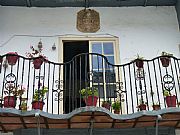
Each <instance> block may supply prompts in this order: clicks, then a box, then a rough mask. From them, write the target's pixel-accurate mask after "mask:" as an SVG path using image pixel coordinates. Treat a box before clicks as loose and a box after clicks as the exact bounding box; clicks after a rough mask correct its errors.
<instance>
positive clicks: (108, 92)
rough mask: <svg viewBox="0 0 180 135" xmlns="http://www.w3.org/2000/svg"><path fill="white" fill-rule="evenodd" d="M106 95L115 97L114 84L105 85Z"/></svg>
mask: <svg viewBox="0 0 180 135" xmlns="http://www.w3.org/2000/svg"><path fill="white" fill-rule="evenodd" d="M106 95H107V97H108V98H116V97H117V95H116V85H106Z"/></svg>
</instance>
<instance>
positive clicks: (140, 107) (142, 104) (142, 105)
mask: <svg viewBox="0 0 180 135" xmlns="http://www.w3.org/2000/svg"><path fill="white" fill-rule="evenodd" d="M137 108H138V111H142V110H146V103H145V102H144V100H143V99H139V105H138V106H137Z"/></svg>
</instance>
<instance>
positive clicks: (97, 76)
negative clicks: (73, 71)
mask: <svg viewBox="0 0 180 135" xmlns="http://www.w3.org/2000/svg"><path fill="white" fill-rule="evenodd" d="M93 82H94V83H103V71H101V70H100V71H98V70H96V71H95V70H94V71H93Z"/></svg>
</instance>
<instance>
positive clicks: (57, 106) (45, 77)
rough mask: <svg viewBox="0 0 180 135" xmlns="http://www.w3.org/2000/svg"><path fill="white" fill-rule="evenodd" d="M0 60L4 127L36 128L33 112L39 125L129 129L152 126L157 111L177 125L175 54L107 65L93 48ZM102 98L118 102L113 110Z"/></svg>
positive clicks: (179, 66)
mask: <svg viewBox="0 0 180 135" xmlns="http://www.w3.org/2000/svg"><path fill="white" fill-rule="evenodd" d="M38 62H39V63H38ZM0 63H1V66H0V78H1V79H0V94H1V101H0V105H1V108H0V110H1V111H0V112H1V120H0V122H1V127H0V128H1V129H0V130H3V131H5V132H6V131H12V130H14V129H17V128H32V127H37V120H36V117H34V116H38V120H39V124H40V127H42V128H89V127H91V126H92V123H94V128H128V127H146V126H154V125H155V124H156V120H157V117H159V115H160V116H161V117H162V120H161V121H160V123H159V124H160V125H161V126H170V127H175V128H180V123H179V121H180V119H179V118H180V117H179V115H180V109H179V106H180V89H179V88H180V82H179V81H180V59H177V58H175V57H173V56H161V57H156V58H154V59H151V60H138V59H136V60H134V61H132V62H130V63H127V64H124V65H112V64H111V63H109V62H108V61H107V58H106V57H104V56H103V55H100V54H95V53H85V54H79V55H77V56H75V57H74V58H73V59H72V60H71V61H69V62H67V63H54V62H50V61H46V60H44V59H43V58H36V59H31V58H25V57H23V56H19V55H16V54H6V55H2V56H1V57H0ZM83 89H84V90H83ZM43 90H44V91H43ZM82 90H83V94H84V95H83V94H82ZM88 90H90V93H91V99H89V94H90V93H89V91H88ZM94 97H95V98H94ZM88 100H90V102H88ZM96 100H97V101H96ZM35 101H36V102H37V104H36V105H33V107H32V104H33V103H34V102H35ZM104 101H109V102H110V103H111V106H113V104H114V103H115V102H117V103H118V105H119V108H120V111H119V112H118V114H114V110H113V108H112V107H109V108H104V107H102V103H103V102H104ZM96 102H97V103H96ZM91 103H92V105H91ZM116 105H117V104H116ZM154 105H159V106H158V108H157V109H156V108H154ZM26 106H27V107H26ZM42 106H43V108H40V107H42ZM26 109H27V111H26ZM39 116H40V117H39ZM82 118H83V120H82ZM7 121H8V122H7ZM9 126H10V127H9Z"/></svg>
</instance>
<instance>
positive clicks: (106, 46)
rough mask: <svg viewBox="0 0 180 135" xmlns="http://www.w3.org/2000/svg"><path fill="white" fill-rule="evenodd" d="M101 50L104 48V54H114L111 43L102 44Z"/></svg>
mask: <svg viewBox="0 0 180 135" xmlns="http://www.w3.org/2000/svg"><path fill="white" fill-rule="evenodd" d="M103 48H104V54H114V50H113V43H112V42H105V43H103Z"/></svg>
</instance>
